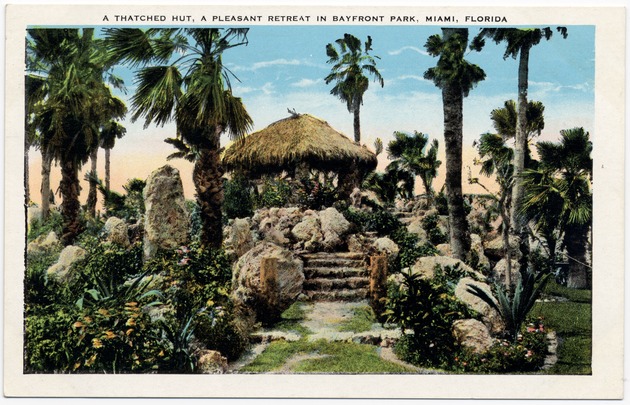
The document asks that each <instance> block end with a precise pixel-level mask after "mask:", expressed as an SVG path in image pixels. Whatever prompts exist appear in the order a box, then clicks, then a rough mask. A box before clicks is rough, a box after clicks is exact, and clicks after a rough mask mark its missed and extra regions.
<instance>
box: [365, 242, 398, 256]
mask: <svg viewBox="0 0 630 405" xmlns="http://www.w3.org/2000/svg"><path fill="white" fill-rule="evenodd" d="M372 248H373V249H374V250H375V251H376V253H378V254H382V255H386V256H387V257H388V258H390V259H395V258H397V257H398V252H400V248H399V247H398V245H397V244H396V243H395V242H394V241H393V240H391V239H389V238H378V239H376V240H375V241H374V243H372Z"/></svg>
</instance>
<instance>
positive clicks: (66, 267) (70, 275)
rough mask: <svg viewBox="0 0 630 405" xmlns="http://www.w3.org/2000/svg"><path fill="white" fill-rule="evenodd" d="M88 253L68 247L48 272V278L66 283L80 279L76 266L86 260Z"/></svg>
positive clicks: (76, 247)
mask: <svg viewBox="0 0 630 405" xmlns="http://www.w3.org/2000/svg"><path fill="white" fill-rule="evenodd" d="M86 255H87V252H86V251H85V249H83V248H81V247H79V246H72V245H70V246H66V247H65V248H64V249H63V250H62V251H61V254H60V255H59V260H57V263H55V264H53V265H52V266H50V267H49V268H48V270H47V273H48V276H49V277H53V278H55V279H57V280H58V281H60V282H64V283H70V284H71V283H73V282H74V281H76V279H77V277H78V271H79V270H80V269H77V268H76V266H75V264H76V263H77V262H79V261H81V260H83V259H84V258H85V256H86Z"/></svg>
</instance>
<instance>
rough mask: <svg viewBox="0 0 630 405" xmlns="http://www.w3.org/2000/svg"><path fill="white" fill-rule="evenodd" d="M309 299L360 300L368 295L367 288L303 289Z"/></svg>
mask: <svg viewBox="0 0 630 405" xmlns="http://www.w3.org/2000/svg"><path fill="white" fill-rule="evenodd" d="M304 293H305V295H306V296H307V297H308V298H309V299H310V300H311V301H361V300H364V299H366V298H367V297H368V295H369V290H368V289H367V288H358V289H354V290H333V291H305V292H304Z"/></svg>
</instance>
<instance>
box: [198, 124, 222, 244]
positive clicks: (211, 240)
mask: <svg viewBox="0 0 630 405" xmlns="http://www.w3.org/2000/svg"><path fill="white" fill-rule="evenodd" d="M219 136H220V133H218V134H215V139H214V141H212V142H210V145H209V147H204V148H200V149H199V156H198V158H197V160H196V161H195V167H194V169H193V183H194V184H195V190H196V192H197V203H198V204H199V208H200V216H201V223H202V228H201V241H200V242H201V246H202V247H206V248H211V249H219V248H221V245H222V243H223V222H222V216H223V214H222V212H221V206H222V205H223V167H222V166H221V156H220V151H219Z"/></svg>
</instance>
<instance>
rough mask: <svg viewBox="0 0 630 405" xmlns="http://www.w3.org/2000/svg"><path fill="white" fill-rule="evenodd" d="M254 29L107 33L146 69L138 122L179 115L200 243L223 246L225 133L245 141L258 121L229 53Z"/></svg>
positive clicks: (179, 140)
mask: <svg viewBox="0 0 630 405" xmlns="http://www.w3.org/2000/svg"><path fill="white" fill-rule="evenodd" d="M247 31H248V29H247V28H230V29H222V28H185V29H184V28H179V29H149V30H141V29H131V28H119V29H109V30H107V31H106V40H107V42H108V44H109V46H110V48H111V50H112V51H111V57H112V58H113V59H114V60H119V61H122V62H127V63H130V64H131V65H132V67H140V69H139V70H138V71H137V73H136V81H137V83H138V89H137V91H136V93H135V94H134V95H133V97H132V108H133V115H132V120H134V121H135V120H137V119H138V118H144V125H145V127H147V126H149V125H150V124H151V123H152V122H154V123H155V124H157V125H164V124H165V123H167V122H170V121H171V120H174V121H175V123H176V125H177V137H176V138H174V139H171V141H170V142H171V143H174V144H176V146H179V147H180V149H181V150H180V154H181V155H182V156H192V159H194V162H195V165H194V169H193V183H194V184H195V190H196V192H197V202H198V203H199V206H200V208H201V210H200V211H201V212H200V214H201V220H202V224H203V227H202V233H201V244H202V245H203V246H205V247H210V248H219V247H221V244H222V239H223V231H222V228H223V227H222V222H221V219H222V218H221V217H222V213H221V206H222V204H223V180H222V176H223V168H222V166H221V160H220V154H221V144H220V137H221V134H222V133H223V132H224V131H227V132H228V134H229V135H230V136H231V137H232V138H233V139H239V138H241V137H243V136H244V135H245V133H246V132H247V131H248V130H249V129H250V128H251V126H252V119H251V118H250V116H249V114H248V113H247V111H246V110H245V106H244V105H243V103H242V101H241V99H240V98H237V97H235V96H234V95H233V94H232V90H231V84H230V72H229V71H228V70H227V69H226V68H225V67H224V66H223V60H222V55H223V52H224V51H226V50H228V49H230V48H233V47H236V46H240V45H246V44H247Z"/></svg>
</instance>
